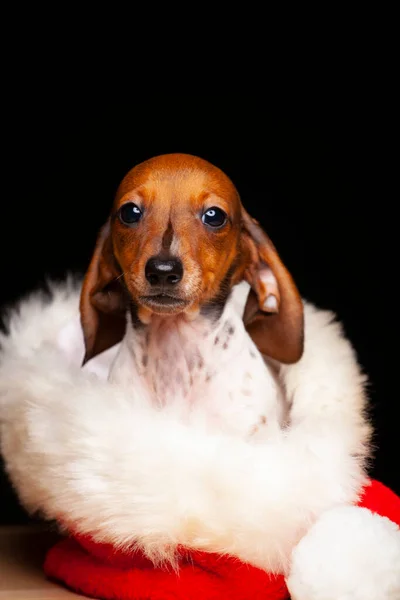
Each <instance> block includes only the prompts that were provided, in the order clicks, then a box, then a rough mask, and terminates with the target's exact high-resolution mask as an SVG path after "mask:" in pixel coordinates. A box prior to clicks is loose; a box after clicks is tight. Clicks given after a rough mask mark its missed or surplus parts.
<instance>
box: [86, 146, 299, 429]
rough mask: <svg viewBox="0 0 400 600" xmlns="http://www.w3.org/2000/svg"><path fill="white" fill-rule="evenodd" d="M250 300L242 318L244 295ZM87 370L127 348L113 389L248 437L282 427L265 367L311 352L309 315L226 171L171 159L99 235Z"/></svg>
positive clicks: (90, 289) (152, 163) (147, 168)
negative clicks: (119, 386)
mask: <svg viewBox="0 0 400 600" xmlns="http://www.w3.org/2000/svg"><path fill="white" fill-rule="evenodd" d="M242 281H247V282H248V284H250V287H251V290H250V293H249V295H248V298H247V302H246V305H245V308H244V312H243V311H242V310H241V309H240V308H238V304H237V302H236V301H235V294H234V293H233V294H232V290H235V289H237V286H236V284H239V283H240V282H242ZM80 310H81V323H82V328H83V333H84V339H85V348H86V355H85V358H84V363H86V362H87V361H90V360H91V359H93V358H94V357H95V356H96V355H98V354H100V353H102V352H103V351H105V350H107V349H108V348H110V347H111V346H114V345H115V344H117V343H119V342H120V341H121V340H123V341H122V344H121V346H120V348H119V351H118V355H117V357H116V359H115V361H114V364H113V366H112V369H111V372H110V379H111V380H113V381H119V382H122V383H125V384H127V385H132V386H134V388H135V391H136V392H137V393H140V395H141V396H142V397H143V398H144V399H145V401H148V402H153V403H157V404H159V405H161V406H165V405H171V404H174V405H181V406H182V409H183V410H191V409H193V407H200V406H201V407H202V410H203V409H204V411H205V412H204V414H207V419H208V420H209V421H210V422H211V423H214V422H216V423H218V426H223V427H224V428H225V429H227V430H229V431H233V432H235V433H239V434H241V435H244V436H245V437H248V436H256V437H258V436H259V435H264V433H265V431H266V430H267V429H268V428H271V426H272V424H273V423H277V424H278V425H279V424H281V423H282V420H283V419H284V409H283V404H284V403H283V401H282V394H281V391H280V390H279V386H278V385H277V382H276V379H275V377H274V376H273V373H272V371H271V369H270V368H269V367H268V366H267V365H266V364H265V362H264V360H263V358H262V356H261V354H262V355H264V356H267V357H269V358H271V359H274V360H275V361H278V362H283V363H293V362H296V361H298V360H299V359H300V357H301V355H302V352H303V304H302V300H301V298H300V296H299V293H298V291H297V289H296V286H295V284H294V282H293V280H292V277H291V276H290V274H289V272H288V271H287V269H286V268H285V266H284V265H283V263H282V261H281V260H280V258H279V256H278V253H277V251H276V249H275V248H274V246H273V244H272V242H271V240H270V239H269V238H268V236H267V235H266V234H265V233H264V231H263V230H262V229H261V227H260V226H259V224H258V223H257V222H256V221H255V220H254V219H252V218H251V217H250V216H249V214H248V213H247V212H246V210H245V209H244V208H243V206H242V204H241V201H240V198H239V194H238V192H237V190H236V188H235V186H234V185H233V183H232V182H231V180H230V179H229V178H228V177H227V176H226V175H225V174H224V173H223V172H222V171H221V170H220V169H218V168H217V167H215V166H213V165H211V164H210V163H208V162H206V161H205V160H202V159H200V158H197V157H194V156H190V155H185V154H168V155H163V156H158V157H155V158H152V159H150V160H147V161H146V162H144V163H142V164H140V165H138V166H136V167H135V168H133V169H132V170H131V171H130V172H129V173H128V174H127V175H126V176H125V178H124V179H123V181H122V182H121V184H120V186H119V188H118V190H117V193H116V196H115V200H114V204H113V207H112V211H111V215H110V218H109V219H108V221H107V223H106V224H105V225H104V227H103V228H102V230H101V232H100V234H99V237H98V241H97V245H96V248H95V251H94V255H93V258H92V261H91V263H90V266H89V269H88V271H87V274H86V277H85V280H84V284H83V288H82V294H81V303H80Z"/></svg>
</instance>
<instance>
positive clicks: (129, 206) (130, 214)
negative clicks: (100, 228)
mask: <svg viewBox="0 0 400 600" xmlns="http://www.w3.org/2000/svg"><path fill="white" fill-rule="evenodd" d="M118 217H119V220H120V221H121V223H123V224H124V225H134V224H135V223H137V222H138V221H139V220H140V219H141V217H142V211H141V210H140V208H139V207H138V206H137V205H136V204H134V203H133V202H127V203H126V204H123V205H122V206H121V208H120V209H119V211H118Z"/></svg>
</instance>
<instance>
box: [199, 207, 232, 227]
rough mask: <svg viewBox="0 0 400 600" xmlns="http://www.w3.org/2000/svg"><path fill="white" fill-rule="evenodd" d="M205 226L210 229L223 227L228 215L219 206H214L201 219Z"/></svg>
mask: <svg viewBox="0 0 400 600" xmlns="http://www.w3.org/2000/svg"><path fill="white" fill-rule="evenodd" d="M201 220H202V221H203V223H204V224H205V225H208V226H209V227H216V228H219V227H222V226H223V225H225V223H226V214H225V213H224V211H223V210H221V209H220V208H218V207H217V206H212V207H211V208H209V209H208V210H206V212H205V213H204V214H203V216H202V217H201Z"/></svg>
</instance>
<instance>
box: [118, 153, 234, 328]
mask: <svg viewBox="0 0 400 600" xmlns="http://www.w3.org/2000/svg"><path fill="white" fill-rule="evenodd" d="M110 228H111V239H112V245H113V252H114V255H115V258H116V260H117V262H118V265H119V267H120V269H121V273H122V277H123V280H124V283H125V285H126V287H127V290H128V292H129V294H130V296H131V298H132V299H133V301H134V302H135V303H136V304H137V305H138V306H139V308H141V309H143V310H141V311H140V314H141V315H142V317H144V318H146V316H145V315H147V317H150V315H151V313H156V314H160V315H174V314H178V313H180V312H185V313H186V314H192V315H195V314H196V313H198V311H199V310H200V309H201V308H202V306H204V305H205V304H206V303H207V302H209V301H210V300H213V299H214V298H216V297H217V296H218V295H219V294H220V293H221V291H222V290H221V288H222V286H223V282H224V281H225V280H226V277H227V274H228V273H230V274H232V275H234V273H233V272H232V271H237V270H238V269H240V266H241V265H240V264H239V263H238V260H237V258H238V256H239V254H240V231H241V205H240V200H239V197H238V194H237V192H236V189H235V187H234V186H233V184H232V183H231V181H230V180H229V179H228V178H227V177H226V175H224V174H223V173H222V172H221V171H220V170H219V169H217V168H216V167H213V166H212V165H210V164H209V163H207V162H205V161H203V160H200V159H197V158H194V157H187V156H182V155H181V156H179V158H177V156H176V155H167V156H162V157H157V158H155V159H152V160H149V161H147V162H146V163H144V164H141V165H139V166H138V167H135V168H134V169H132V171H130V172H129V173H128V175H127V176H126V177H125V178H124V180H123V181H122V183H121V185H120V187H119V189H118V192H117V195H116V198H115V202H114V207H113V211H112V216H111V223H110Z"/></svg>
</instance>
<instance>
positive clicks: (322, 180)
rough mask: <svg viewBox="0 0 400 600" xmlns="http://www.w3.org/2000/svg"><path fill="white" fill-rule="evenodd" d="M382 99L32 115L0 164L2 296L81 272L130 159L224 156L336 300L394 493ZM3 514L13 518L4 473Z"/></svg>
mask: <svg viewBox="0 0 400 600" xmlns="http://www.w3.org/2000/svg"><path fill="white" fill-rule="evenodd" d="M383 117H384V114H382V109H381V108H380V109H379V110H374V108H373V107H372V109H371V110H368V111H366V112H362V111H360V110H355V111H354V112H351V113H350V112H349V113H346V114H344V115H340V116H339V115H338V114H336V113H335V111H334V110H330V111H327V113H326V114H324V115H323V116H322V117H321V118H320V119H317V118H313V119H311V120H310V119H308V118H306V117H305V116H301V115H299V116H294V115H293V114H289V115H288V116H287V118H282V117H281V116H280V117H279V118H278V117H277V116H275V115H274V113H272V112H270V111H268V110H267V109H264V108H263V107H257V108H256V107H255V106H250V107H246V109H244V108H243V107H242V106H241V105H240V103H238V105H237V106H235V107H234V108H233V106H232V105H231V104H230V103H229V101H227V102H226V104H225V103H224V102H221V103H220V105H219V106H218V108H217V106H216V105H214V104H213V103H212V102H210V101H208V104H207V105H206V104H204V105H203V107H202V108H200V109H199V108H198V107H196V109H193V110H191V109H190V107H189V105H188V103H187V102H186V101H185V98H181V99H180V102H179V103H177V104H175V105H174V109H173V110H166V109H165V108H164V109H162V108H161V106H157V103H155V105H154V107H151V108H144V107H143V106H138V105H135V104H134V103H132V105H131V106H130V107H124V111H123V114H122V111H121V108H120V107H118V105H116V106H114V107H113V108H112V109H110V110H107V111H102V112H98V113H97V114H94V111H93V110H91V109H90V108H88V109H85V110H84V109H83V108H82V110H81V112H80V113H79V115H78V116H75V115H74V116H71V114H69V113H68V111H67V112H66V111H61V112H60V114H56V113H54V112H53V113H52V114H51V115H47V116H43V112H41V113H40V115H36V114H32V115H30V117H29V118H28V121H29V127H27V128H20V129H18V131H17V132H16V135H15V136H13V137H14V142H15V141H16V143H15V144H14V146H13V147H12V148H10V152H9V160H8V163H7V169H6V173H5V176H4V183H5V187H4V189H5V190H7V191H6V192H4V196H3V199H2V219H1V230H2V236H1V239H0V282H1V298H0V302H1V304H2V305H3V306H4V305H6V304H9V303H12V302H13V301H15V300H16V298H18V297H19V296H20V295H21V294H24V293H26V292H27V291H29V290H31V289H32V288H34V287H36V286H37V285H39V284H40V282H41V281H42V280H43V278H44V276H48V275H50V276H52V277H62V276H63V274H64V273H66V272H68V271H81V272H83V271H84V270H85V268H86V266H87V264H88V260H89V258H90V255H91V252H92V249H93V246H94V242H95V237H96V233H97V231H98V229H99V227H100V226H101V225H102V223H103V222H104V221H105V219H106V217H107V213H108V211H109V208H110V206H111V202H112V197H113V194H114V192H115V190H116V187H117V185H118V183H119V181H120V179H121V178H122V177H123V175H124V174H125V173H126V171H127V170H128V169H130V168H131V167H132V166H133V165H134V164H136V163H138V162H140V161H142V160H144V159H146V158H149V157H151V156H154V155H157V154H161V153H166V152H188V153H192V154H196V155H199V156H201V157H203V158H205V159H208V160H209V161H211V162H213V163H215V164H216V165H218V166H219V167H220V168H222V169H223V170H224V171H225V172H226V173H227V174H228V175H229V176H230V177H231V178H232V180H233V181H234V183H235V184H236V186H237V187H238V189H239V192H240V194H241V197H242V200H243V203H244V204H245V206H246V208H247V209H248V210H249V212H250V213H251V214H252V215H253V216H254V217H256V218H257V219H258V220H259V221H260V222H261V223H262V225H263V226H264V228H265V229H266V231H267V232H268V234H269V235H270V237H271V238H272V240H273V241H274V243H275V245H276V246H277V248H278V250H279V252H280V255H281V257H282V259H283V260H284V262H285V263H286V265H287V267H288V268H289V270H290V271H291V272H292V275H293V276H294V278H295V280H296V282H297V284H298V287H299V289H300V291H301V293H302V295H303V296H304V297H305V298H307V299H308V300H310V301H312V302H313V303H315V304H317V305H318V306H320V307H323V308H329V309H331V310H333V311H335V312H336V313H337V315H338V317H339V318H340V320H341V321H342V322H343V324H344V327H345V330H346V333H347V335H348V337H349V338H350V339H351V341H352V343H353V345H354V346H355V349H356V351H357V354H358V357H359V361H360V363H361V365H362V366H363V369H364V370H365V372H366V373H367V374H368V375H369V379H370V385H369V396H370V401H371V406H372V417H373V420H374V424H375V427H376V437H375V444H376V456H375V460H374V464H373V468H372V471H371V473H372V475H374V476H375V477H377V478H379V479H380V480H381V481H383V482H384V483H386V484H387V485H389V486H391V487H392V488H393V489H394V490H395V491H397V492H398V493H400V473H399V467H398V465H399V458H400V444H399V434H398V427H399V426H398V422H397V415H396V413H397V411H398V408H397V407H398V403H399V399H398V389H397V387H398V382H397V379H398V370H399V367H398V366H396V363H395V360H396V359H397V354H398V331H397V311H398V293H397V287H398V283H397V274H398V260H397V256H398V252H397V239H398V234H397V233H396V220H397V204H398V188H397V186H396V185H395V170H396V172H397V165H396V161H395V151H394V146H393V142H394V139H393V137H394V136H393V133H392V128H391V123H390V119H389V120H387V119H386V120H385V119H384V118H383ZM0 494H1V495H0V501H1V508H2V510H1V513H0V514H1V521H2V522H6V523H7V522H8V523H11V522H21V521H22V520H24V518H25V517H24V513H23V512H22V511H21V510H20V509H19V508H18V505H17V501H16V499H15V497H14V495H13V494H12V492H11V489H10V486H9V484H8V483H7V481H6V477H5V476H4V474H3V475H0Z"/></svg>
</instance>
